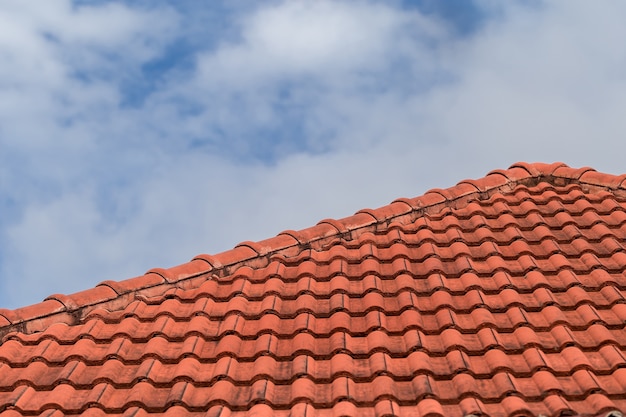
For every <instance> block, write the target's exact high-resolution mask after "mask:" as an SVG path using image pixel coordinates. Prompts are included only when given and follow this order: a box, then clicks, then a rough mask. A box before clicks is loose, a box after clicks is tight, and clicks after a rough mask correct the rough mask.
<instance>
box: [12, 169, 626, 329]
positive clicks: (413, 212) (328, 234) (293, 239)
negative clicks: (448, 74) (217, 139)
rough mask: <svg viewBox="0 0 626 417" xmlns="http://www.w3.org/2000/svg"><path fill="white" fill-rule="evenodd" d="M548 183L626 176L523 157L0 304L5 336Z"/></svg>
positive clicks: (599, 182) (621, 185)
mask: <svg viewBox="0 0 626 417" xmlns="http://www.w3.org/2000/svg"><path fill="white" fill-rule="evenodd" d="M540 181H546V182H549V183H552V184H554V185H558V186H563V185H568V184H571V183H579V184H582V185H584V186H587V187H591V188H599V189H604V190H610V191H613V192H616V191H617V192H626V174H624V175H620V176H615V175H611V174H603V173H599V172H597V171H596V170H594V169H593V168H589V167H583V168H578V169H575V168H570V167H569V166H567V165H566V164H564V163H562V162H555V163H552V164H546V163H526V162H518V163H515V164H513V165H511V166H510V167H509V168H508V169H506V170H494V171H491V172H489V173H488V174H487V175H486V176H485V177H483V178H480V179H476V180H471V179H467V180H463V181H460V182H459V183H457V184H456V185H455V186H452V187H450V188H446V189H431V190H429V191H427V192H426V193H424V194H423V195H422V196H419V197H415V198H400V199H396V200H394V201H393V202H391V203H390V204H388V205H386V206H383V207H380V208H378V209H363V210H359V211H358V212H356V213H355V214H354V215H352V216H349V217H345V218H342V219H338V220H335V219H325V220H322V221H320V222H318V223H317V224H316V225H315V226H313V227H309V228H307V229H302V230H298V231H294V230H286V231H283V232H281V233H279V234H278V235H277V236H275V237H272V238H269V239H266V240H262V241H259V242H249V241H247V242H242V243H239V244H238V245H237V246H235V247H234V248H233V249H230V250H227V251H225V252H222V253H219V254H217V255H207V254H200V255H197V256H195V257H194V258H193V259H192V260H191V261H190V262H187V263H184V264H181V265H178V266H174V267H171V268H167V269H163V268H154V269H151V270H149V271H148V272H146V273H145V274H144V275H141V276H138V277H134V278H130V279H127V280H123V281H103V282H101V283H99V284H97V285H96V286H95V287H94V288H91V289H87V290H84V291H81V292H77V293H74V294H70V295H63V294H53V295H51V296H49V297H47V298H46V299H45V300H44V301H42V302H40V303H36V304H33V305H30V306H26V307H21V308H18V309H15V310H8V309H0V337H2V338H4V336H5V335H7V334H8V333H11V332H13V331H20V332H25V333H33V332H37V331H41V330H44V329H45V328H47V327H48V326H49V325H51V324H53V323H59V322H60V323H66V324H68V325H71V324H76V323H79V322H80V321H81V320H82V319H83V318H84V317H85V316H86V315H87V314H88V313H89V312H91V311H93V310H94V309H96V308H103V309H107V310H120V309H123V308H125V307H126V306H127V305H128V304H129V303H130V302H132V301H133V300H135V299H137V298H145V297H150V296H155V295H161V294H163V293H164V292H165V291H166V290H167V289H169V288H171V287H172V286H176V287H180V288H188V287H190V286H192V285H196V284H197V282H198V280H201V281H204V280H206V279H211V277H214V276H223V275H226V274H228V273H230V272H232V271H233V270H234V269H236V268H239V267H241V266H244V265H245V266H249V267H253V268H255V267H263V266H266V265H267V264H269V262H270V261H271V259H272V258H274V257H275V256H281V257H292V256H296V255H298V254H299V253H300V252H302V251H303V250H307V249H316V248H321V247H323V246H324V245H325V244H327V243H328V242H329V241H330V240H334V239H337V238H346V239H348V240H351V239H352V238H353V237H354V236H353V233H354V232H356V231H362V230H369V229H372V228H373V229H374V230H375V229H376V227H378V226H380V225H385V226H386V225H388V224H389V223H391V222H392V221H401V222H404V221H407V222H408V221H414V220H415V219H416V218H417V217H420V216H422V215H423V214H425V213H432V212H435V211H438V210H440V209H442V208H444V207H453V208H457V207H458V206H460V205H462V204H466V203H467V202H469V201H471V200H475V199H485V198H488V197H489V196H490V195H492V194H494V193H496V192H500V191H510V190H512V189H513V188H515V187H516V186H517V185H519V184H523V183H526V184H532V183H535V184H536V183H538V182H540Z"/></svg>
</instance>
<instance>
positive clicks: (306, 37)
mask: <svg viewBox="0 0 626 417" xmlns="http://www.w3.org/2000/svg"><path fill="white" fill-rule="evenodd" d="M160 4H162V5H164V6H162V7H161V6H159V7H156V6H154V5H153V3H152V2H137V1H133V2H81V3H77V2H74V3H72V2H70V1H62V0H50V1H47V2H46V3H45V6H42V5H41V3H40V2H37V3H35V2H34V1H23V2H19V3H3V4H2V5H0V23H1V24H0V56H1V57H2V59H3V65H2V66H0V192H1V198H0V214H1V215H0V288H1V289H2V291H1V292H0V304H1V305H3V306H6V307H17V306H20V305H25V304H29V303H34V302H37V301H39V300H41V299H43V298H44V297H46V296H47V295H49V294H50V293H56V292H74V291H79V290H82V289H85V288H88V287H91V286H93V285H95V284H96V283H97V282H99V281H102V280H105V279H125V278H129V277H132V276H135V275H139V274H142V273H143V272H145V271H146V270H148V269H150V268H152V267H167V266H172V265H175V264H178V263H182V262H186V261H188V260H189V259H191V258H192V257H193V256H194V255H196V254H198V253H202V252H206V253H215V252H220V251H222V250H226V249H228V248H230V247H232V246H233V245H235V244H236V243H238V242H239V241H243V240H258V239H264V238H267V237H269V236H273V235H275V234H277V233H278V232H280V231H281V230H284V229H298V228H304V227H308V226H310V225H312V224H315V223H316V222H317V221H318V220H320V219H322V218H326V217H342V216H347V215H350V214H352V213H353V212H355V211H356V210H359V209H361V208H364V207H377V206H380V205H383V204H387V203H389V202H390V201H391V200H393V199H395V198H397V197H400V196H406V197H412V196H416V195H419V194H421V193H423V192H424V191H426V190H427V189H428V188H432V187H447V186H451V185H453V184H454V183H455V182H457V181H459V180H461V179H464V178H472V177H480V176H483V175H484V174H486V173H487V172H488V171H490V170H492V169H495V168H503V167H506V166H508V165H510V164H511V163H513V162H515V161H518V160H528V161H547V162H550V161H554V160H563V161H565V162H566V163H568V164H570V165H572V166H582V165H591V166H593V167H595V168H597V169H598V170H602V171H606V172H611V173H622V172H624V171H626V170H625V169H624V168H623V163H622V161H621V158H620V157H619V155H621V154H622V153H623V151H624V142H623V138H622V136H623V135H622V132H624V131H625V130H626V129H625V128H626V122H625V121H624V118H623V115H622V113H623V111H622V109H623V108H624V107H625V105H626V103H625V102H624V100H625V98H624V97H626V91H625V90H626V83H624V81H623V80H624V77H623V74H624V73H626V52H624V50H623V48H620V47H619V45H620V44H621V41H622V39H624V37H625V35H626V33H625V32H626V29H625V27H624V25H623V21H624V19H625V18H626V8H625V7H624V6H623V3H620V2H611V1H609V2H603V3H602V4H598V3H594V4H593V5H590V4H589V3H586V2H583V1H569V2H563V3H540V4H535V3H529V2H506V3H501V2H491V1H477V2H473V3H465V2H464V3H463V4H464V5H463V7H461V8H457V9H454V10H453V9H450V8H448V6H444V5H442V3H440V2H428V1H427V2H421V4H420V5H418V6H419V7H409V4H408V3H406V4H405V3H402V2H394V3H389V2H375V1H355V2H348V1H345V2H344V1H333V2H331V1H317V2H305V1H302V2H300V1H293V2H292V1H286V2H282V1H272V2H255V3H254V5H250V4H249V2H245V1H234V2H221V3H220V2H210V3H200V2H195V1H190V0H189V1H183V2H173V1H172V2H170V3H160ZM446 4H448V3H446ZM607 149H610V150H611V151H610V152H606V150H607Z"/></svg>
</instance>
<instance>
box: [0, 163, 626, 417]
mask: <svg viewBox="0 0 626 417" xmlns="http://www.w3.org/2000/svg"><path fill="white" fill-rule="evenodd" d="M625 238H626V176H625V175H622V176H613V175H607V174H602V173H599V172H596V171H594V170H593V169H591V168H581V169H573V168H570V167H568V166H566V165H565V164H561V163H555V164H527V163H518V164H515V165H513V166H511V167H510V168H509V169H507V170H497V171H493V172H490V173H489V174H488V175H486V176H485V177H484V178H481V179H478V180H465V181H462V182H460V183H459V184H458V185H456V186H454V187H451V188H448V189H437V190H431V191H428V192H427V193H425V194H424V195H423V196H421V197H417V198H412V199H398V200H396V201H394V202H392V203H391V204H389V205H387V206H384V207H381V208H379V209H375V210H369V209H366V210H361V211H359V212H357V213H356V214H355V215H354V216H351V217H348V218H344V219H340V220H330V219H327V220H322V221H321V222H319V223H318V224H317V225H315V226H313V227H311V228H308V229H304V230H300V231H285V232H282V233H280V234H279V235H278V236H276V237H273V238H271V239H268V240H265V241H261V242H243V243H241V244H239V245H237V246H236V247H235V248H234V249H232V250H229V251H226V252H223V253H221V254H218V255H213V256H211V255H199V256H196V257H195V258H193V260H192V261H190V262H189V263H185V264H183V265H179V266H176V267H174V268H169V269H153V270H150V271H148V272H147V273H146V274H145V275H142V276H140V277H136V278H132V279H129V280H125V281H121V282H114V281H105V282H103V283H101V284H99V285H97V286H96V287H95V288H92V289H89V290H87V291H83V292H79V293H76V294H72V295H60V294H56V295H52V296H50V297H48V298H47V299H46V300H45V301H43V302H42V303H39V304H35V305H31V306H27V307H24V308H19V309H16V310H0V338H1V339H0V340H1V344H0V414H2V416H3V417H4V416H26V415H44V416H48V417H57V416H59V417H60V416H63V415H77V414H81V415H85V416H147V415H155V416H159V415H167V416H176V415H191V416H196V415H197V416H200V415H202V416H211V417H218V416H220V417H227V416H230V417H243V416H270V415H272V416H284V417H288V416H303V417H331V416H332V417H339V416H372V417H373V416H377V417H386V416H412V417H440V416H452V417H455V416H458V417H469V416H481V415H488V416H506V417H512V416H562V415H597V416H606V417H609V416H611V417H618V416H621V415H622V414H621V413H620V411H622V412H623V411H624V410H626V399H625V398H626V330H625V323H626V298H625V295H626V292H625V290H626V276H625V269H626V252H625V245H624V242H625Z"/></svg>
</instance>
